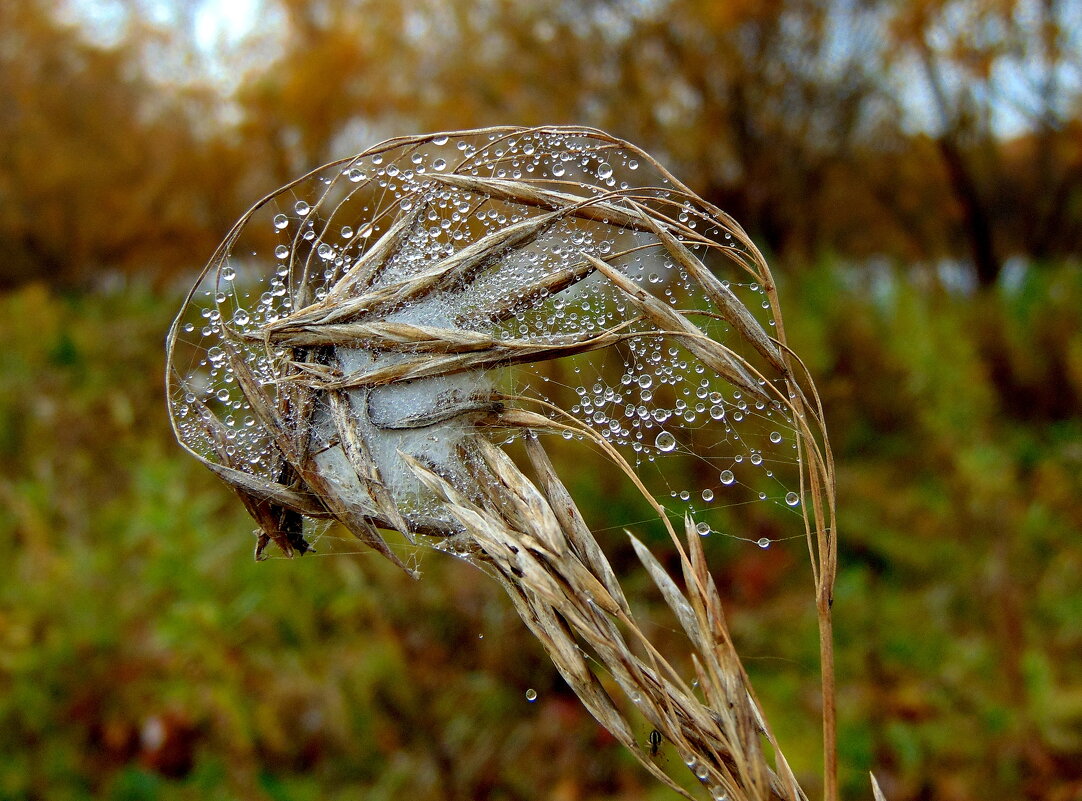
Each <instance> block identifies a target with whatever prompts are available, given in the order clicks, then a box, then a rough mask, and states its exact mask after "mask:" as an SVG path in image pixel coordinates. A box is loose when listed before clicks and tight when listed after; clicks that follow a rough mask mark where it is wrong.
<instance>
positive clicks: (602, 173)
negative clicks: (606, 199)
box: [597, 161, 612, 180]
mask: <svg viewBox="0 0 1082 801" xmlns="http://www.w3.org/2000/svg"><path fill="white" fill-rule="evenodd" d="M597 177H598V178H600V179H601V180H605V179H606V178H611V177H612V165H611V164H609V163H608V162H607V161H603V162H601V163H600V164H598V165H597Z"/></svg>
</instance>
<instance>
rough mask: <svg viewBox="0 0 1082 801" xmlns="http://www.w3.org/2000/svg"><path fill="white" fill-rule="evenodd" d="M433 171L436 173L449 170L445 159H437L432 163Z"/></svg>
mask: <svg viewBox="0 0 1082 801" xmlns="http://www.w3.org/2000/svg"><path fill="white" fill-rule="evenodd" d="M432 169H434V170H435V171H436V172H443V171H444V170H446V169H447V162H446V161H444V160H443V159H436V160H435V161H433V162H432Z"/></svg>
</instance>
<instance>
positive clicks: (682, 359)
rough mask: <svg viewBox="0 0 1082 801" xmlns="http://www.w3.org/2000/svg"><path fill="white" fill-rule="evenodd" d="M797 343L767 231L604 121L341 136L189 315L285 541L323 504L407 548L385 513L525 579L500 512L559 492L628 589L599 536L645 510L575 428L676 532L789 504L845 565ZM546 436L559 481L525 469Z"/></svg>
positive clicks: (210, 424)
mask: <svg viewBox="0 0 1082 801" xmlns="http://www.w3.org/2000/svg"><path fill="white" fill-rule="evenodd" d="M783 343H784V332H783V331H782V330H781V317H780V311H779V308H778V301H777V295H776V293H775V291H774V286H773V282H772V279H771V276H770V273H769V270H768V269H767V266H766V264H765V262H764V260H763V258H762V256H761V254H760V253H759V252H758V250H757V249H756V248H755V246H754V245H753V244H752V243H751V241H750V240H749V239H748V238H747V236H746V235H745V234H744V232H743V231H742V229H741V228H740V227H739V226H738V225H737V224H736V223H735V222H734V221H733V220H731V219H730V218H729V217H728V216H727V215H726V214H724V213H723V212H722V211H720V210H719V209H717V208H715V207H713V206H711V205H710V204H708V203H706V202H705V201H703V200H701V199H700V198H698V197H697V196H696V195H695V194H694V193H692V192H691V191H690V190H689V189H688V188H686V187H685V186H683V185H682V184H681V183H680V182H679V181H677V180H676V179H675V178H674V177H673V176H672V175H670V174H669V173H668V172H666V171H665V170H664V168H662V167H661V166H660V165H659V164H658V163H657V162H656V161H655V160H654V159H652V158H651V157H650V156H649V155H647V154H646V153H644V152H643V151H641V150H639V149H638V148H636V147H634V146H632V145H630V144H628V143H626V142H623V141H620V140H618V139H615V138H613V137H610V136H608V135H607V134H604V133H602V132H600V131H595V130H590V129H582V128H560V127H546V128H534V129H519V128H493V129H486V130H481V131H466V132H460V133H451V134H435V135H429V136H417V137H408V138H401V139H394V140H390V141H388V142H384V143H382V144H380V145H378V146H376V147H373V148H371V149H369V150H367V151H365V152H364V153H361V154H359V155H357V156H354V157H351V158H348V159H343V160H341V161H337V162H334V163H332V164H328V165H326V166H324V167H321V168H319V169H317V170H315V171H313V172H311V173H309V174H308V175H306V176H304V177H302V178H300V179H298V180H296V181H294V182H292V183H290V184H289V185H287V186H284V187H282V188H281V189H279V190H277V191H276V192H274V193H273V194H271V195H268V196H267V197H266V198H264V199H263V200H261V201H260V202H259V203H257V204H256V205H255V206H254V207H253V208H252V209H251V210H250V211H249V212H248V213H247V214H245V215H244V217H243V218H242V219H241V220H240V221H239V222H238V223H237V224H236V225H235V226H234V228H233V229H232V230H231V231H230V233H229V235H228V236H227V238H226V239H225V241H224V242H223V243H222V245H221V246H220V247H219V249H218V251H217V252H216V253H215V254H214V257H213V258H212V259H211V261H210V263H209V264H208V265H207V267H206V268H205V270H204V271H203V273H202V275H201V277H200V279H199V281H198V283H197V284H196V286H195V287H194V288H193V289H192V291H191V293H190V294H189V296H188V298H187V300H186V302H185V304H184V307H183V308H182V310H181V312H180V314H179V316H178V317H177V319H176V321H175V323H174V325H173V328H172V330H171V333H170V337H169V343H168V348H169V367H168V378H167V382H168V392H169V409H170V414H171V416H172V421H173V425H174V428H175V431H176V434H177V437H178V439H179V440H180V442H181V443H182V444H183V445H184V447H185V448H187V449H188V450H189V451H190V452H191V453H193V454H194V455H195V456H196V457H198V458H199V459H200V460H202V461H203V462H204V463H205V464H206V465H207V466H208V467H210V468H211V469H212V470H214V471H215V472H216V473H217V474H218V475H219V476H220V477H222V478H223V479H224V480H225V481H226V482H228V483H229V484H231V485H232V486H233V487H234V488H235V489H236V491H237V492H238V494H239V495H240V497H241V499H242V500H243V502H244V503H245V505H246V507H247V509H248V510H249V511H250V512H251V514H252V515H253V517H254V518H255V519H256V521H257V522H258V524H259V527H260V530H261V534H260V542H259V546H258V550H257V554H262V552H263V549H264V547H265V546H266V545H267V544H268V543H269V542H271V541H274V542H275V543H276V544H277V545H278V546H280V547H281V548H282V550H283V551H285V552H286V553H287V554H293V553H295V552H301V553H303V552H304V551H305V550H307V549H308V547H309V544H308V539H306V535H308V536H309V538H310V534H311V531H309V529H310V528H311V530H312V531H315V530H316V529H315V528H314V527H312V522H311V521H325V520H337V521H339V522H340V523H341V524H342V525H344V526H345V527H346V528H347V529H349V531H351V532H352V533H353V534H354V535H356V536H357V537H358V538H360V539H361V540H362V541H364V542H365V543H367V544H368V545H370V546H371V547H373V548H375V549H377V550H379V551H380V552H381V553H383V554H384V555H385V556H387V557H388V558H390V559H392V560H393V561H395V562H396V563H398V564H403V563H402V561H401V559H400V556H399V555H396V553H395V552H393V551H392V550H391V548H390V547H389V546H388V545H387V544H386V542H385V541H384V538H383V535H381V534H380V533H379V531H378V529H393V530H398V531H400V532H402V533H403V534H404V535H405V536H406V537H407V538H410V539H413V540H416V539H417V538H421V539H423V540H424V541H426V542H428V543H429V544H433V543H436V544H438V547H441V548H444V549H448V550H452V551H455V552H458V553H461V554H463V555H466V556H469V557H470V558H476V559H477V560H479V561H487V562H489V563H491V564H493V565H495V568H494V569H495V570H497V571H498V572H500V575H501V576H503V577H504V578H505V579H506V580H507V581H510V582H514V581H517V580H518V579H519V578H521V577H522V576H524V575H527V574H528V573H529V569H530V568H529V566H528V565H527V566H524V565H523V564H522V563H521V562H520V561H518V560H520V559H522V558H525V556H524V554H523V553H522V549H521V548H520V547H517V546H514V545H510V544H506V549H505V551H504V550H501V548H504V545H501V544H500V543H501V542H503V541H502V540H500V539H499V536H502V535H499V536H497V534H493V531H495V529H497V528H500V527H501V526H502V527H504V528H500V530H501V531H503V530H504V529H506V530H508V531H525V530H527V529H529V525H530V524H531V523H530V520H532V521H533V524H536V525H537V526H538V528H537V530H536V532H535V533H534V534H532V535H531V537H532V539H529V542H532V543H545V545H544V548H548V549H549V551H546V552H547V553H548V552H551V553H556V552H561V553H565V552H566V553H573V554H575V555H576V557H575V558H576V559H581V561H582V562H583V563H584V564H586V565H588V566H589V565H594V567H592V568H591V569H592V570H594V572H595V573H596V574H597V575H598V576H600V581H601V583H602V584H604V585H605V586H606V587H609V589H610V590H611V591H612V592H613V593H614V596H613V597H622V596H620V595H619V593H618V590H617V589H615V588H613V587H612V586H610V584H612V577H611V576H610V575H609V574H608V573H607V572H606V570H607V568H604V569H603V568H598V567H597V565H596V558H597V554H596V553H594V550H596V549H595V546H592V545H587V544H583V542H581V541H580V540H578V539H576V537H579V536H580V535H581V536H584V537H587V538H588V537H589V526H598V525H607V526H612V525H625V524H627V523H628V522H630V521H629V520H627V519H616V520H611V521H592V520H591V521H583V520H582V519H581V516H580V515H579V513H578V510H577V508H575V506H574V502H573V500H572V499H571V497H570V495H569V494H568V493H567V491H566V489H565V488H564V487H563V486H562V485H561V484H560V482H559V480H558V479H557V478H556V477H555V475H554V474H552V473H550V472H549V470H550V468H551V463H549V462H548V460H547V457H546V456H544V449H543V448H542V447H541V445H539V443H551V446H550V445H548V444H545V445H544V448H549V447H553V448H559V449H562V452H563V453H564V454H565V456H564V457H563V459H562V461H560V464H566V463H570V464H574V461H573V458H574V457H572V458H571V461H570V462H569V461H568V458H567V456H566V453H568V452H569V451H571V452H573V451H574V449H575V448H579V449H581V450H582V451H583V452H584V453H586V454H588V455H589V456H590V458H592V459H593V460H594V461H593V462H592V463H591V464H597V460H598V458H599V457H600V458H603V459H604V460H606V462H607V463H608V464H609V465H610V468H611V469H610V470H608V471H607V474H606V475H604V476H599V481H598V483H599V484H611V482H612V480H613V479H614V478H615V479H616V480H618V481H621V482H624V483H625V484H626V485H628V486H630V487H631V488H632V492H631V495H634V496H636V497H638V498H639V501H640V503H641V506H642V509H641V510H639V512H638V513H637V514H638V515H639V518H638V519H639V521H640V522H641V521H642V520H644V519H647V518H650V517H652V518H653V519H654V521H655V522H657V521H659V520H660V521H661V522H662V523H663V524H664V525H665V527H666V528H668V530H669V531H670V533H672V532H673V531H674V528H673V521H682V520H684V519H686V520H688V521H690V522H689V523H688V527H689V531H690V532H692V533H696V534H698V535H707V534H710V533H711V532H712V531H717V532H720V533H722V534H727V535H729V536H739V537H742V538H746V539H751V540H752V541H758V542H759V544H760V545H763V546H764V547H765V546H766V545H769V544H770V539H769V538H760V537H758V536H754V535H752V536H749V535H745V534H744V533H743V532H739V531H733V530H731V526H730V524H729V523H730V521H729V518H727V517H726V515H725V510H727V509H732V508H733V507H734V506H737V505H741V504H747V503H760V504H768V505H770V506H772V507H775V509H776V511H777V512H779V513H780V514H781V515H783V516H788V517H789V518H791V519H792V520H793V523H794V525H793V530H792V534H794V535H795V536H805V535H806V536H807V537H808V542H809V545H810V548H811V551H812V555H813V559H812V562H813V570H814V571H815V573H816V582H817V585H818V586H819V587H820V588H822V587H824V586H827V585H828V584H829V578H830V577H829V576H826V575H824V572H829V569H828V568H829V565H830V564H831V563H832V560H831V559H830V558H827V557H826V556H824V554H829V552H830V551H831V549H832V547H833V546H832V543H831V542H830V528H831V515H832V509H831V505H832V503H831V502H830V501H829V492H828V493H826V495H825V496H824V495H823V494H822V491H823V490H824V488H827V489H829V487H830V485H831V481H832V479H831V466H830V455H829V450H828V448H827V446H826V443H825V439H824V437H823V435H822V430H821V424H820V422H819V421H820V419H821V414H820V412H819V409H818V404H817V401H816V398H815V395H814V388H813V387H812V385H811V382H810V380H808V379H807V378H806V377H805V375H804V373H803V370H802V368H801V366H800V363H799V361H798V360H797V359H796V358H795V357H794V356H793V355H792V354H791V353H790V352H789V351H788V349H787V348H786V347H785V345H784V344H783ZM565 440H566V441H565ZM524 453H526V454H529V456H528V458H527V457H526V456H524V455H523V454H524ZM526 462H531V463H532V466H533V469H534V473H535V474H540V485H541V486H542V487H543V492H542V494H541V495H537V494H536V491H535V490H533V489H532V488H531V489H527V490H522V491H519V490H516V489H515V487H516V486H519V487H520V486H521V485H520V484H516V482H519V478H518V476H519V474H518V472H517V471H518V469H519V467H520V466H523V465H524V463H526ZM584 464H585V462H584ZM516 465H518V466H516ZM561 478H564V479H566V478H567V477H566V476H561ZM601 478H603V479H604V480H603V481H602V480H600V479H601ZM576 480H577V481H578V482H579V483H581V481H582V477H581V476H579V477H577V478H576ZM501 493H505V494H506V493H509V494H510V495H511V496H514V497H515V498H518V499H519V501H521V503H519V501H511V500H507V498H506V497H504V495H502V494H501ZM535 495H536V497H535ZM542 495H544V496H545V497H544V498H543V499H542V500H538V498H541V497H542ZM824 497H826V498H827V500H826V501H824ZM542 507H544V508H542ZM550 507H551V508H550ZM546 509H548V510H549V511H545V510H546ZM621 509H622V507H621ZM553 510H554V511H553ZM569 510H571V511H569ZM572 512H573V513H572ZM553 514H554V515H555V516H554V517H552V519H553V520H556V521H557V522H555V523H552V525H549V524H547V523H537V522H536V521H538V520H542V521H543V520H548V519H549V517H546V515H549V516H550V517H551V516H552V515H553ZM531 516H532V517H531ZM493 521H495V522H493ZM497 523H498V525H497ZM678 525H679V526H680V527H682V526H683V523H678ZM546 526H547V527H546ZM494 527H495V528H494ZM561 531H562V532H563V533H561ZM575 532H579V533H578V534H576V533H575ZM583 532H585V533H583ZM493 537H495V539H493ZM590 541H591V542H592V540H590ZM537 547H539V548H540V547H542V546H541V545H538V546H537ZM530 548H532V546H529V547H527V549H526V550H529V549H530ZM817 553H819V554H820V556H818V557H817V556H816V554H817ZM591 554H593V555H591ZM592 560H593V561H592ZM550 561H551V560H550ZM594 568H596V569H594ZM546 569H549V568H548V567H546ZM527 578H528V575H527ZM524 580H525V579H524ZM821 595H822V590H821ZM519 600H520V601H521V600H522V599H521V598H520V599H519ZM535 600H536V599H534V600H529V601H528V603H534V601H535ZM591 602H592V601H591ZM523 603H527V602H526V601H523ZM614 603H615V604H616V606H615V607H614V608H620V603H619V602H618V601H614ZM520 612H522V607H520ZM531 614H533V613H531ZM536 614H540V613H536ZM561 614H562V615H564V617H565V618H566V617H567V616H568V615H569V614H571V613H570V612H566V611H561ZM524 616H525V615H524ZM528 622H529V620H528ZM534 622H535V623H536V619H535V621H534ZM535 633H536V630H535ZM546 647H548V646H546ZM550 651H551V649H550ZM553 659H554V661H557V664H559V662H558V660H557V659H556V657H555V656H554V657H553ZM571 672H572V673H573V672H574V671H571ZM569 680H570V679H569ZM572 683H573V686H575V685H574V682H572ZM576 691H579V688H577V687H576ZM636 692H637V691H636ZM587 696H589V692H587V691H586V690H583V691H582V692H580V697H583V698H584V701H585V702H587V704H588V706H589V705H590V704H591V703H594V702H596V699H595V701H593V702H592V701H590V700H588V698H587ZM591 697H592V696H591ZM745 701H746V699H745ZM591 710H592V711H593V712H594V713H595V715H598V717H599V719H602V717H603V715H602V713H600V712H598V710H597V709H596V708H594V707H593V706H591ZM659 714H660V713H659ZM603 722H605V721H603ZM606 725H609V724H608V723H606ZM656 725H658V726H661V725H662V724H661V723H658V724H656ZM673 725H675V724H673ZM610 728H611V726H610ZM662 731H664V732H666V737H667V738H669V740H668V741H672V742H676V740H672V738H673V737H677V736H680V735H679V731H676V730H673V729H672V727H670V728H666V729H662ZM618 736H620V738H621V740H624V741H625V742H627V739H626V737H625V736H624V735H623V734H618ZM688 748H692V746H690V745H689V746H688ZM711 775H712V774H711ZM704 781H705V780H704ZM717 786H718V787H721V786H722V785H721V784H719V785H717Z"/></svg>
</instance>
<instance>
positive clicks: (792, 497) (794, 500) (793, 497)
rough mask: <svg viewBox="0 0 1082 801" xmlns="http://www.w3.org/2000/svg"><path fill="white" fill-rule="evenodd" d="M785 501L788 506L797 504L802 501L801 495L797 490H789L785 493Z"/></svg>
mask: <svg viewBox="0 0 1082 801" xmlns="http://www.w3.org/2000/svg"><path fill="white" fill-rule="evenodd" d="M785 503H786V505H788V506H796V505H797V504H799V503H800V496H799V495H797V494H796V493H795V492H787V493H785Z"/></svg>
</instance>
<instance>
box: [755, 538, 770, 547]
mask: <svg viewBox="0 0 1082 801" xmlns="http://www.w3.org/2000/svg"><path fill="white" fill-rule="evenodd" d="M755 544H756V545H758V546H759V547H760V548H769V547H770V539H769V538H767V537H760V538H759V539H758V541H756V543H755Z"/></svg>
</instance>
